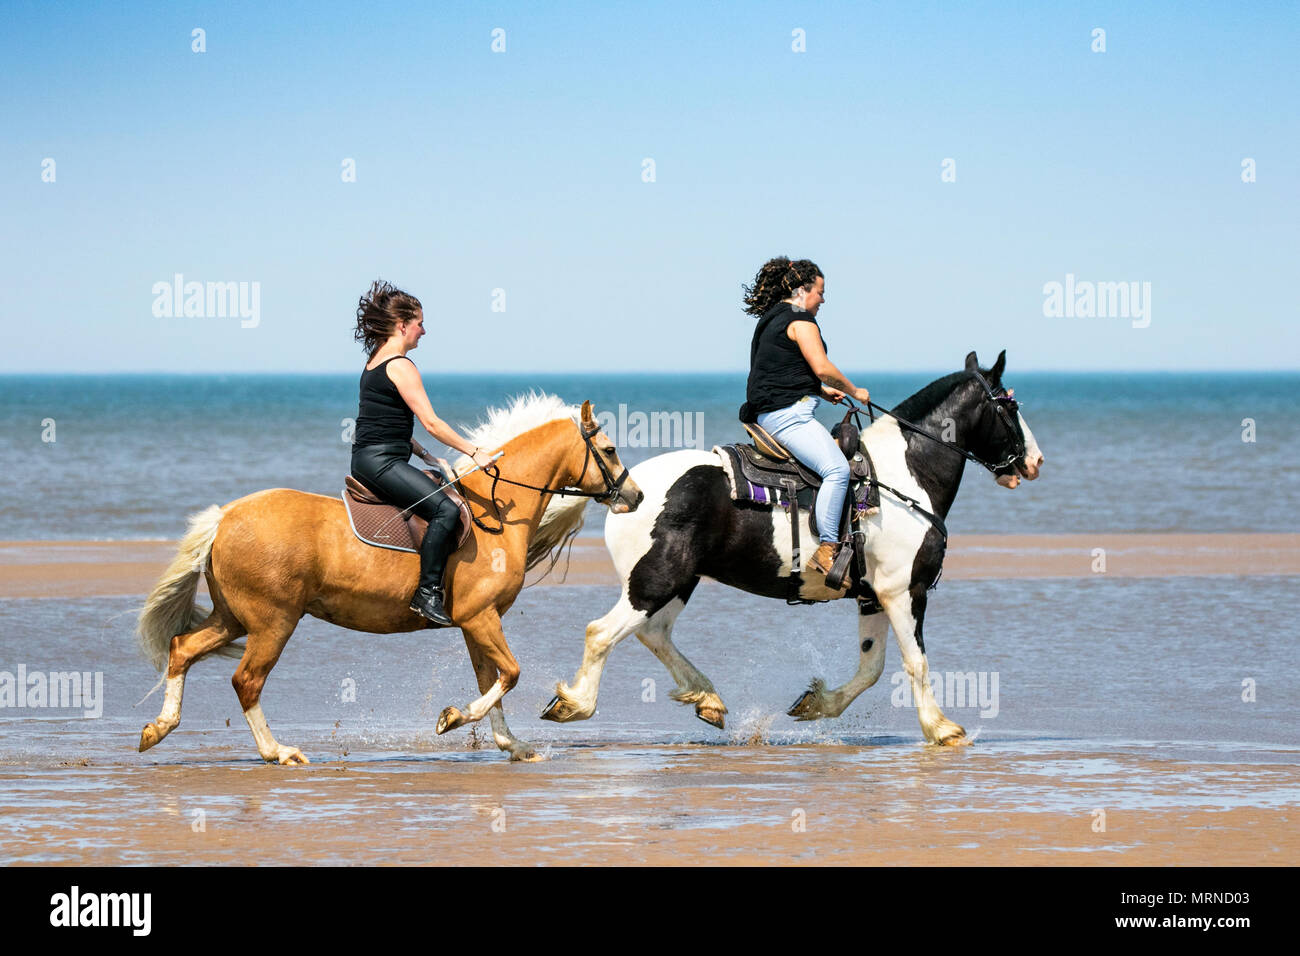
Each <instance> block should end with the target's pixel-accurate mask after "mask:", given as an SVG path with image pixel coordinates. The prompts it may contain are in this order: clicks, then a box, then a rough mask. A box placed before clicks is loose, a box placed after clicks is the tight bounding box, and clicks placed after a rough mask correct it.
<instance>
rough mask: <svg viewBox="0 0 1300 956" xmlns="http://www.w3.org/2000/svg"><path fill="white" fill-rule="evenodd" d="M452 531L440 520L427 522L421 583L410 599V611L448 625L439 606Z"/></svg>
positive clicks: (444, 612)
mask: <svg viewBox="0 0 1300 956" xmlns="http://www.w3.org/2000/svg"><path fill="white" fill-rule="evenodd" d="M452 530H453V529H452V528H448V527H446V526H445V524H444V523H443V522H440V521H437V520H434V521H430V522H429V530H428V531H426V532H425V534H424V541H423V542H421V544H420V583H419V586H418V587H417V588H416V589H415V595H414V596H413V597H412V598H411V610H412V611H415V612H416V613H417V614H420V615H422V616H423V617H426V618H428V619H429V620H430V621H432V622H433V623H434V624H436V625H438V626H439V627H451V624H452V621H451V618H450V617H448V616H447V612H446V611H445V610H444V609H443V606H442V601H443V591H442V576H443V572H444V571H445V570H446V567H447V555H448V553H449V552H450V551H451V548H452V547H454V542H453V541H452Z"/></svg>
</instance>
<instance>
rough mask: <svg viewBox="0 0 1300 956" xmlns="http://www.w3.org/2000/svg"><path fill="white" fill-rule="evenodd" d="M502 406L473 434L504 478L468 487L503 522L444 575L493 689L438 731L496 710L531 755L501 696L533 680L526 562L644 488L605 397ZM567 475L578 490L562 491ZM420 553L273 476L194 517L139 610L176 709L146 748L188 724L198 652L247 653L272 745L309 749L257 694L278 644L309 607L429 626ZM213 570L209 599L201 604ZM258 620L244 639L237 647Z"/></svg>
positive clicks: (290, 751)
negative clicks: (525, 618)
mask: <svg viewBox="0 0 1300 956" xmlns="http://www.w3.org/2000/svg"><path fill="white" fill-rule="evenodd" d="M488 415H489V417H488V421H487V422H486V423H485V424H483V425H480V426H478V427H477V428H475V429H473V430H471V431H470V432H469V433H468V434H469V438H470V440H471V441H472V442H474V444H475V445H478V446H479V447H482V448H489V449H497V448H502V447H504V449H505V455H504V457H503V458H502V459H501V461H500V463H499V464H498V466H497V467H498V468H499V481H500V484H499V485H498V484H494V480H493V477H492V476H489V475H485V474H483V473H481V472H478V473H475V474H472V475H467V476H466V477H464V478H462V479H461V480H460V482H459V485H460V488H461V490H462V494H463V496H464V498H465V500H466V501H467V502H468V503H469V506H470V509H471V511H472V512H473V513H474V515H475V518H476V519H477V520H478V521H481V522H483V526H484V527H487V528H489V529H491V530H493V531H495V530H496V529H497V528H501V529H502V530H501V533H500V534H491V535H489V534H486V533H483V532H480V533H477V534H475V535H473V536H471V537H470V538H468V539H467V540H466V541H465V543H464V544H463V545H462V546H461V547H460V549H459V550H457V551H456V553H455V554H454V555H452V557H451V558H450V560H449V561H448V563H447V570H446V577H445V581H446V593H447V603H446V608H447V613H448V614H449V615H450V616H451V619H452V620H453V621H454V622H455V624H456V626H458V627H459V628H460V629H461V631H462V632H463V634H464V636H465V644H466V645H467V646H468V648H469V656H470V661H471V662H472V664H473V666H474V673H475V674H476V675H477V677H478V686H479V691H480V693H481V694H482V696H481V697H479V698H478V699H477V700H475V701H473V702H472V703H470V704H469V705H468V706H467V707H466V708H465V710H464V711H461V710H459V709H457V708H455V707H447V708H446V709H445V710H443V712H442V714H441V715H440V716H439V718H438V725H437V731H438V733H440V734H441V733H445V732H446V731H448V730H451V729H453V728H455V727H459V726H461V725H462V724H466V723H470V722H473V721H477V720H481V719H482V718H483V716H484V715H485V714H489V713H490V714H491V721H492V731H493V737H494V738H495V739H496V743H497V746H498V747H500V748H501V749H502V750H505V751H508V752H509V754H510V757H511V759H512V760H533V759H536V754H535V752H534V751H533V749H532V747H530V746H529V745H528V744H526V743H524V742H523V741H521V740H518V739H516V738H515V737H514V735H513V734H511V733H510V729H509V728H508V727H507V726H506V721H505V715H504V713H503V712H502V709H501V698H502V697H503V696H504V695H505V694H506V693H507V692H508V691H509V690H510V689H511V688H512V687H514V686H515V683H516V681H518V679H519V664H518V662H516V660H515V657H514V655H513V654H512V653H511V651H510V648H509V647H508V646H507V645H506V639H505V635H504V634H503V633H502V630H501V616H502V615H503V614H505V612H506V610H507V609H508V608H509V607H510V606H511V605H512V604H513V603H514V601H515V597H516V596H517V595H518V594H519V590H520V588H521V587H522V586H523V582H524V572H525V571H527V570H528V569H530V568H532V567H533V566H534V565H536V564H538V563H539V562H541V561H542V560H544V559H545V558H547V557H548V556H549V555H551V554H552V552H553V551H555V550H556V549H558V548H560V547H561V546H562V545H563V543H564V542H565V541H566V540H568V539H569V538H571V537H572V535H573V534H574V533H576V532H577V529H578V528H579V527H580V526H581V525H582V519H583V510H584V507H585V506H586V504H587V500H588V498H595V499H597V500H599V501H602V502H604V503H605V504H606V505H608V506H609V508H610V510H611V511H614V512H619V513H621V512H630V511H633V510H635V509H636V507H637V505H638V504H640V502H641V498H642V495H641V492H640V490H639V489H638V488H637V486H636V482H634V481H630V480H627V472H626V470H625V469H624V468H623V466H622V464H621V463H620V462H619V458H618V452H617V451H616V450H615V448H614V445H613V443H612V442H611V441H610V440H609V438H608V437H607V436H606V435H605V434H604V432H602V431H600V429H599V427H598V426H597V425H596V422H595V419H594V418H593V417H592V410H591V402H585V403H584V404H583V406H582V411H581V415H579V412H578V409H576V408H574V407H571V406H566V405H565V404H564V403H563V402H561V401H560V400H559V399H558V398H556V397H554V396H550V395H537V394H530V395H528V396H526V397H521V398H519V399H517V400H516V401H515V402H514V403H513V405H512V406H511V407H510V408H509V409H508V410H501V409H489V412H488ZM466 464H472V463H469V460H468V459H464V458H463V459H461V460H460V462H458V463H457V465H458V470H460V468H462V467H463V466H464V465H466ZM614 475H618V476H619V477H618V478H617V479H616V478H614V477H613V476H614ZM563 488H577V489H578V490H579V494H577V495H573V494H571V495H568V496H555V497H554V498H553V497H552V492H555V491H558V490H560V489H563ZM548 503H549V507H548ZM419 566H420V557H419V555H418V554H414V553H410V552H403V551H394V550H390V549H385V548H377V547H372V546H370V545H367V544H363V543H362V542H361V541H359V540H357V538H356V537H355V536H354V535H353V533H352V531H351V527H350V525H349V522H348V518H347V515H346V514H345V512H344V507H343V502H342V501H341V500H340V499H339V498H327V497H325V496H323V495H313V494H307V493H304V492H300V491H291V490H289V489H286V488H274V489H270V490H267V491H259V492H256V493H254V494H251V495H248V496H247V497H244V498H240V499H238V500H236V501H232V502H231V503H230V504H228V505H226V506H225V507H224V508H221V507H218V506H216V505H213V506H212V507H210V508H208V509H207V510H205V511H202V512H200V513H198V514H196V515H194V516H193V517H192V518H191V519H190V524H189V530H188V532H187V534H186V535H185V537H184V538H183V539H182V540H181V543H180V548H179V551H178V553H177V555H176V558H175V560H174V561H173V562H172V564H171V566H170V567H169V568H168V569H167V571H166V572H165V573H164V574H163V577H162V579H161V580H160V581H159V582H158V585H157V587H155V588H154V590H153V593H152V594H150V595H149V599H148V601H147V602H146V604H145V607H144V610H143V611H142V612H141V615H140V623H139V628H138V631H137V633H138V636H139V639H140V646H141V649H142V650H143V651H144V653H145V655H146V657H148V658H149V660H150V661H152V663H153V664H154V666H155V667H156V668H158V669H159V670H163V668H164V667H165V668H166V676H165V680H166V699H165V701H164V703H163V708H162V713H161V714H159V715H158V719H157V720H155V721H154V722H153V723H151V724H148V725H146V726H145V728H144V730H143V732H141V734H140V750H141V751H145V750H148V749H149V748H150V747H153V746H155V745H156V744H157V743H158V742H159V741H161V740H162V739H163V738H164V737H166V736H167V735H168V734H169V733H171V732H172V731H173V730H175V729H176V727H177V725H178V724H179V723H180V719H181V695H182V692H183V690H184V687H185V674H186V672H187V671H188V670H189V669H190V666H191V665H192V664H193V663H194V662H195V661H197V660H199V659H200V658H202V657H205V656H207V655H208V654H213V653H219V652H223V651H224V652H225V656H240V654H239V652H241V651H242V657H241V660H240V663H239V667H238V669H237V670H236V671H235V676H234V678H233V680H232V683H233V684H234V686H235V693H236V694H237V695H238V696H239V704H240V706H241V707H242V708H243V711H244V716H245V718H247V720H248V726H249V727H250V728H251V729H252V731H253V739H254V740H255V741H256V742H257V750H258V753H260V754H261V755H262V757H263V759H265V760H268V761H278V762H279V763H282V764H288V763H306V762H307V758H306V757H304V756H303V754H302V751H301V750H299V749H298V748H297V747H289V746H285V745H284V744H280V743H277V742H276V740H275V738H274V737H272V736H271V731H270V728H269V727H268V726H267V723H266V718H265V717H264V716H263V715H262V708H261V704H260V703H259V701H260V698H261V695H262V685H263V684H264V683H265V682H266V678H267V675H268V674H270V672H271V668H273V667H274V666H275V662H276V661H277V660H278V659H279V657H280V652H281V651H282V650H284V646H285V644H286V643H287V642H288V640H289V637H290V635H292V634H293V631H294V628H296V627H297V626H298V621H299V620H300V619H301V618H302V617H303V615H305V614H310V615H312V616H313V617H318V618H320V619H321V620H324V621H329V622H330V623H331V624H337V625H339V626H340V627H346V628H350V629H352V630H355V631H368V632H370V633H375V634H392V633H397V632H401V631H416V630H419V629H421V628H424V627H427V626H428V622H427V621H426V620H425V619H424V618H423V617H421V616H420V615H418V614H416V613H415V612H414V611H411V610H409V609H408V607H407V603H408V600H409V598H410V595H411V592H412V591H413V590H414V589H415V582H416V578H417V577H418V576H419ZM200 574H203V575H204V576H205V577H206V579H207V583H208V592H209V594H210V595H211V596H212V602H213V607H212V610H211V611H206V610H201V609H199V608H197V607H196V606H195V603H194V598H195V594H196V592H197V590H198V580H199V575H200ZM245 634H247V635H248V640H247V642H246V644H245V645H244V646H243V647H242V648H240V647H238V646H236V648H228V647H226V645H228V644H229V643H230V642H231V641H234V640H235V639H236V638H239V637H242V636H244V635H245ZM232 651H234V653H231V652H232Z"/></svg>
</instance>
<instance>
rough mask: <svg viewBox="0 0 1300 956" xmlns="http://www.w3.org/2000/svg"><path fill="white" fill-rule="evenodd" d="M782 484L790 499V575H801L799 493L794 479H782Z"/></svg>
mask: <svg viewBox="0 0 1300 956" xmlns="http://www.w3.org/2000/svg"><path fill="white" fill-rule="evenodd" d="M781 484H782V485H783V486H784V487H785V493H786V494H787V495H789V497H790V573H791V574H798V573H799V491H798V485H796V484H795V481H794V479H793V478H782V479H781Z"/></svg>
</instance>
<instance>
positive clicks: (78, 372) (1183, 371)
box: [0, 366, 1300, 378]
mask: <svg viewBox="0 0 1300 956" xmlns="http://www.w3.org/2000/svg"><path fill="white" fill-rule="evenodd" d="M847 371H849V372H850V373H853V374H859V375H862V374H881V373H883V374H913V373H924V374H938V375H947V374H950V373H951V372H952V371H954V370H953V369H950V368H939V367H931V368H923V367H908V368H893V369H879V368H878V369H848V370H847ZM956 371H960V369H957V370H956ZM1297 372H1300V366H1291V367H1274V368H1252V367H1247V368H1220V367H1215V368H1207V367H1189V368H1019V367H1018V368H1016V369H1015V370H1014V371H1013V373H1012V374H1013V375H1023V374H1040V373H1057V374H1059V373H1067V374H1101V373H1113V374H1118V373H1124V374H1130V375H1132V374H1137V375H1207V374H1208V375H1216V374H1217V375H1232V374H1261V375H1262V374H1270V375H1276V374H1279V373H1297ZM748 373H749V370H748V369H746V368H720V369H688V370H673V369H663V370H644V369H643V370H616V371H610V372H594V371H590V370H587V369H481V370H468V371H466V370H459V369H458V370H454V371H443V370H435V371H433V372H431V373H430V374H433V375H438V376H445V377H461V378H469V377H471V376H476V375H592V376H605V377H609V376H613V375H632V376H636V375H640V376H651V375H672V376H683V375H699V376H704V375H747V374H748ZM354 374H358V373H356V372H355V371H354V370H352V369H326V370H304V369H256V370H252V371H250V370H247V369H239V370H236V369H202V370H190V371H166V370H163V369H99V370H90V369H66V370H61V371H53V372H51V371H31V370H21V369H0V377H18V376H29V377H33V378H40V377H46V378H55V377H58V376H84V375H158V376H163V375H170V376H185V375H193V376H197V375H249V376H255V375H354Z"/></svg>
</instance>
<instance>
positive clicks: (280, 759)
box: [244, 704, 307, 763]
mask: <svg viewBox="0 0 1300 956" xmlns="http://www.w3.org/2000/svg"><path fill="white" fill-rule="evenodd" d="M244 719H245V720H247V721H248V727H249V729H250V730H251V731H252V732H253V740H254V741H256V743H257V752H258V753H259V754H261V755H262V759H263V760H274V761H276V762H277V763H295V762H298V761H301V762H302V763H307V758H306V757H304V756H303V754H302V751H301V750H299V749H298V748H297V747H286V746H284V745H283V744H279V743H276V740H275V738H274V737H272V736H271V728H270V727H269V726H267V723H266V717H265V716H264V715H263V714H262V705H261V704H254V705H253V706H252V707H250V708H248V710H246V711H244Z"/></svg>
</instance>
